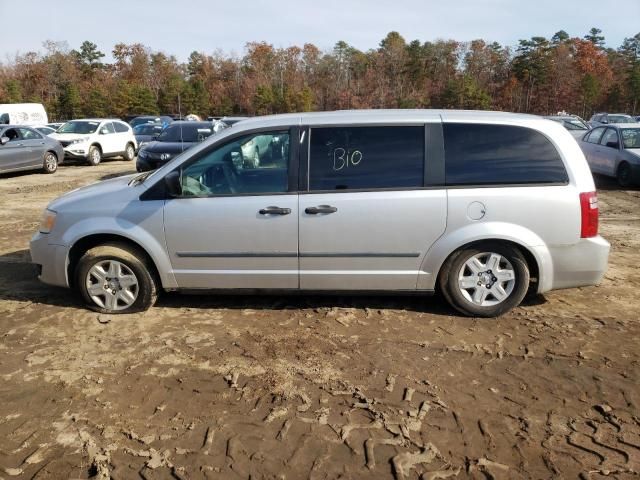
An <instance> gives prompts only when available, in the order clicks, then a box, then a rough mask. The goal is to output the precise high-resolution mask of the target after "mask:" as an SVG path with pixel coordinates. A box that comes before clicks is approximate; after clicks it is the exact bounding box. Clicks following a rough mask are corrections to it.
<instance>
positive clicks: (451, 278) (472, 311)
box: [440, 242, 529, 317]
mask: <svg viewBox="0 0 640 480" xmlns="http://www.w3.org/2000/svg"><path fill="white" fill-rule="evenodd" d="M440 287H441V289H442V292H443V294H444V296H445V298H446V299H447V301H448V302H449V303H450V304H451V306H453V307H454V308H455V309H456V310H458V311H460V312H461V313H463V314H465V315H470V316H475V317H498V316H500V315H502V314H503V313H505V312H507V311H509V310H511V309H512V308H513V307H515V306H517V305H519V304H520V302H521V301H522V299H523V298H524V296H525V295H526V293H527V290H528V288H529V268H528V266H527V262H526V260H525V258H524V257H523V255H522V253H521V252H520V250H518V249H517V248H515V247H512V246H510V245H508V244H501V243H493V242H490V243H483V244H479V245H476V246H473V247H468V248H463V249H461V250H459V251H457V252H455V253H454V254H453V255H451V256H450V257H449V259H448V260H447V261H446V262H445V265H444V267H443V271H442V274H441V276H440Z"/></svg>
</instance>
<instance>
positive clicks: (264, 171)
mask: <svg viewBox="0 0 640 480" xmlns="http://www.w3.org/2000/svg"><path fill="white" fill-rule="evenodd" d="M288 157H289V132H288V131H279V132H268V133H258V134H252V135H248V136H244V137H240V138H237V139H235V140H232V141H231V142H229V143H227V144H225V145H222V146H221V147H218V148H216V149H215V150H212V151H210V152H208V153H206V154H205V155H203V156H202V157H201V158H199V159H198V160H196V161H195V162H194V163H192V164H191V165H189V166H187V167H185V168H184V169H183V170H182V174H181V184H182V194H183V196H187V197H188V196H197V197H200V196H216V195H253V194H264V193H284V192H287V190H288V187H289V185H288V174H287V171H288V169H287V163H288Z"/></svg>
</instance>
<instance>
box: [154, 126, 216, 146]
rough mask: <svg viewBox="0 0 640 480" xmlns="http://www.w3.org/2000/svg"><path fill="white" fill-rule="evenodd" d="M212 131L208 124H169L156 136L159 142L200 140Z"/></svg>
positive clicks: (193, 141)
mask: <svg viewBox="0 0 640 480" xmlns="http://www.w3.org/2000/svg"><path fill="white" fill-rule="evenodd" d="M212 133H213V126H210V125H206V126H205V125H193V124H187V125H170V126H168V127H167V128H165V129H164V130H163V131H162V133H161V134H160V136H159V137H158V141H159V142H192V143H195V142H201V141H203V140H204V139H205V138H207V137H209V136H210V135H211V134H212Z"/></svg>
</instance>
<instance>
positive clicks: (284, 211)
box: [258, 206, 291, 215]
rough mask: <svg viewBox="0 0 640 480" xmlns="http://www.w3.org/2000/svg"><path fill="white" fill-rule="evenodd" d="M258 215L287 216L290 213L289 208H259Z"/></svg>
mask: <svg viewBox="0 0 640 480" xmlns="http://www.w3.org/2000/svg"><path fill="white" fill-rule="evenodd" d="M258 213H259V214H260V215H289V214H290V213H291V209H290V208H280V207H273V206H272V207H266V208H261V209H260V210H259V211H258Z"/></svg>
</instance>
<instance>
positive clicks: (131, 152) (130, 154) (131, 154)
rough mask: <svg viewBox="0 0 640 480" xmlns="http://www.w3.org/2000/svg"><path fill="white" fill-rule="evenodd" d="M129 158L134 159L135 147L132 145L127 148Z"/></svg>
mask: <svg viewBox="0 0 640 480" xmlns="http://www.w3.org/2000/svg"><path fill="white" fill-rule="evenodd" d="M127 158H133V147H132V146H131V145H129V146H128V147H127Z"/></svg>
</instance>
